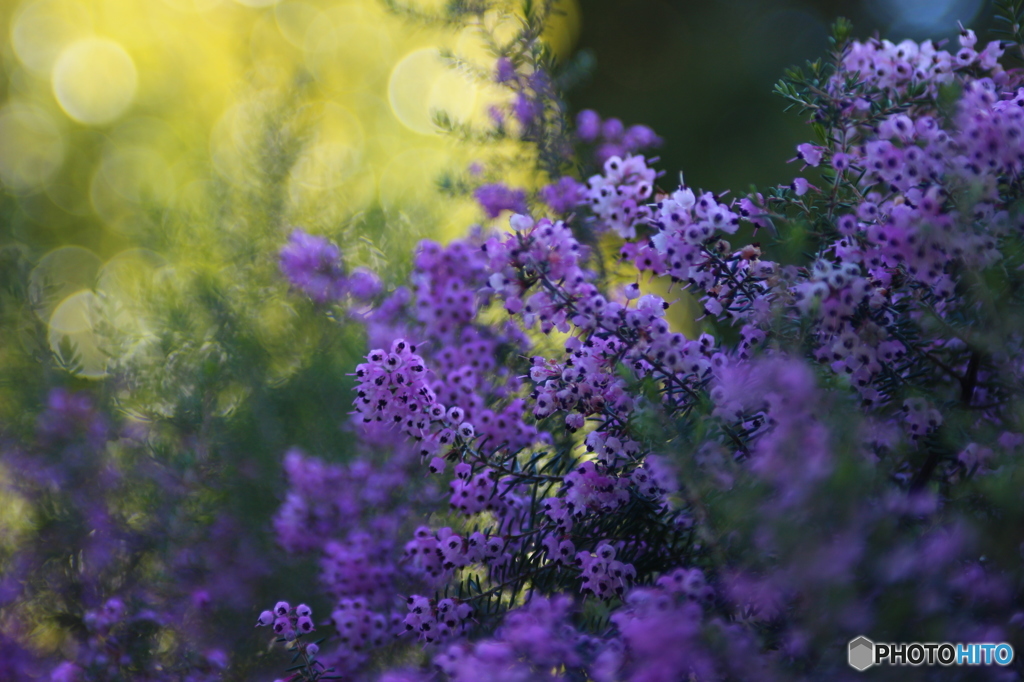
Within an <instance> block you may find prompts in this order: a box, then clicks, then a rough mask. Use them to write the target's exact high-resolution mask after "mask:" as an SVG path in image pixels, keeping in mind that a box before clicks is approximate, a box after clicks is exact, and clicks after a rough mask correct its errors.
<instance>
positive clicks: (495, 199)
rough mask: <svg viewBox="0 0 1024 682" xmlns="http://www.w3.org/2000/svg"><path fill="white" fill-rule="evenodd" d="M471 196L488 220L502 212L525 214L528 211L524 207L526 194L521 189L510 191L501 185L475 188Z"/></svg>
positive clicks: (495, 184)
mask: <svg viewBox="0 0 1024 682" xmlns="http://www.w3.org/2000/svg"><path fill="white" fill-rule="evenodd" d="M473 196H474V197H476V200H477V201H478V202H479V203H480V206H481V207H482V208H483V209H484V211H485V212H486V213H487V217H488V218H497V217H498V216H499V215H501V212H502V211H512V212H513V213H526V212H527V211H528V210H529V209H528V208H527V206H526V192H524V191H523V190H521V189H511V188H509V187H507V186H506V185H503V184H501V183H494V184H491V185H482V186H480V187H477V189H476V191H475V192H473Z"/></svg>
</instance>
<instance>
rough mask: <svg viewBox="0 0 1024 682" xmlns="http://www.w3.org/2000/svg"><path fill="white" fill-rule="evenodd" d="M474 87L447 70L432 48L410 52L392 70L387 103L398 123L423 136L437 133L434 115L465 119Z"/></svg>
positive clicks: (470, 111) (471, 108)
mask: <svg viewBox="0 0 1024 682" xmlns="http://www.w3.org/2000/svg"><path fill="white" fill-rule="evenodd" d="M476 97H477V88H476V87H474V85H473V83H471V82H470V81H469V80H468V79H467V77H466V76H464V75H462V74H460V73H458V72H457V71H455V70H454V69H451V68H448V67H447V66H446V65H445V64H444V62H443V61H442V60H441V53H440V52H439V51H438V49H437V48H435V47H425V48H421V49H419V50H413V51H412V52H410V53H409V54H407V55H405V57H403V58H402V59H401V61H399V62H398V63H397V64H395V67H394V68H393V69H392V70H391V78H390V79H389V80H388V102H389V103H390V104H391V110H392V111H393V112H394V114H395V116H396V117H397V118H398V120H399V121H401V122H402V124H403V125H405V126H406V127H407V128H409V129H410V130H414V131H416V132H418V133H423V134H424V135H431V134H436V133H437V126H436V125H434V118H433V116H434V112H436V111H444V112H446V113H448V114H449V115H450V116H452V117H454V118H455V119H457V120H465V119H467V118H468V117H469V116H470V115H471V114H472V113H473V109H474V105H475V103H476Z"/></svg>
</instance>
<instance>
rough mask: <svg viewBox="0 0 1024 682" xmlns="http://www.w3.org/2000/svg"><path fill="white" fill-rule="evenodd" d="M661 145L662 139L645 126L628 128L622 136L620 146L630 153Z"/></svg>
mask: <svg viewBox="0 0 1024 682" xmlns="http://www.w3.org/2000/svg"><path fill="white" fill-rule="evenodd" d="M661 143H662V139H661V138H660V137H658V135H657V134H655V132H654V131H653V130H652V129H651V128H648V127H647V126H645V125H635V126H630V127H629V129H628V130H626V133H625V134H624V135H623V136H622V144H624V145H625V146H626V149H628V150H629V151H631V152H635V151H639V150H641V149H647V148H650V147H660V146H661Z"/></svg>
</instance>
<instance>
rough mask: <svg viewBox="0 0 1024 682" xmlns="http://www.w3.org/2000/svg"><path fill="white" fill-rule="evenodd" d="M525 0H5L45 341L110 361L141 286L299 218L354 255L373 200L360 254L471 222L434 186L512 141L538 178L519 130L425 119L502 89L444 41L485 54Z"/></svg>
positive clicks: (26, 230)
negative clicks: (466, 4) (485, 140)
mask: <svg viewBox="0 0 1024 682" xmlns="http://www.w3.org/2000/svg"><path fill="white" fill-rule="evenodd" d="M445 4H446V3H444V2H440V1H434V0H412V1H411V2H405V3H403V6H404V7H406V8H408V9H411V10H413V12H412V13H411V14H415V13H418V12H422V13H424V14H425V15H430V14H431V13H434V14H437V13H439V12H441V13H443V12H444V8H445ZM520 11H521V8H520V5H519V3H508V4H507V5H502V3H500V2H499V3H495V8H494V9H493V10H491V11H489V12H488V13H487V14H485V15H483V16H481V17H478V18H477V19H476V20H473V21H471V22H469V24H468V25H467V24H462V25H455V24H451V23H447V22H439V21H422V20H417V19H416V18H413V17H410V16H409V15H410V13H409V12H406V13H404V14H403V13H396V12H392V11H389V10H388V9H387V8H386V7H385V5H384V3H382V2H379V1H378V0H347V1H345V0H341V1H338V0H279V1H275V0H147V1H145V2H137V1H134V0H23V1H22V2H17V3H5V4H4V5H3V6H2V7H0V22H2V29H3V32H4V33H3V34H4V35H5V36H6V45H5V48H6V49H5V50H4V52H3V67H4V73H5V76H6V80H5V86H6V87H5V90H4V92H3V101H2V103H0V184H2V187H3V190H4V191H5V192H6V193H8V196H9V197H13V202H14V204H15V205H16V219H15V220H13V221H12V222H11V228H10V234H9V235H8V238H13V239H14V240H16V241H19V242H21V243H27V244H30V245H31V246H32V248H33V249H34V250H35V251H37V252H38V253H39V258H38V265H37V267H36V271H35V272H33V277H32V279H33V288H34V294H33V295H34V297H35V298H34V307H35V309H34V312H35V313H36V315H38V316H39V317H40V318H41V319H42V320H43V321H44V322H46V323H47V324H49V325H50V342H51V346H52V348H53V350H54V351H55V352H57V351H58V350H59V345H60V343H61V340H62V339H63V338H64V337H67V339H65V341H72V342H73V343H74V345H75V346H76V347H77V348H78V350H79V354H80V355H81V357H79V358H78V360H79V361H80V362H81V363H82V364H83V366H82V367H80V368H79V373H80V374H81V375H82V376H86V377H101V376H103V375H104V373H105V371H104V367H105V364H106V362H107V358H106V357H105V355H104V348H103V342H102V340H100V339H98V338H97V337H96V335H97V334H98V333H99V332H100V331H101V330H106V331H105V332H104V333H109V332H110V329H111V328H113V329H125V328H131V329H133V330H134V333H136V335H137V338H135V342H138V340H139V338H144V337H145V318H146V315H145V310H144V308H145V306H144V305H143V304H142V303H140V300H141V298H142V297H144V295H143V294H141V293H140V292H144V291H146V290H147V288H152V287H153V286H154V282H159V283H161V286H162V285H166V284H167V283H168V281H170V280H173V279H174V278H176V277H182V276H185V274H186V273H192V274H194V273H196V272H206V273H221V274H222V275H223V276H224V277H225V278H227V279H229V280H230V279H231V278H237V277H239V274H238V271H237V269H238V268H239V267H240V263H241V262H243V261H244V260H245V259H246V258H250V257H251V258H252V259H254V260H258V258H259V252H263V259H264V261H268V260H272V258H273V253H274V249H275V245H279V244H280V243H281V242H283V241H284V239H285V237H286V235H287V233H288V232H289V231H290V229H291V228H292V227H293V226H301V227H303V228H305V229H307V230H308V231H310V232H314V233H318V234H324V235H327V236H329V237H331V238H333V239H335V240H336V241H338V242H339V243H340V244H341V246H342V248H343V250H345V251H346V254H347V255H348V254H350V253H351V254H352V255H353V258H354V259H355V260H356V261H357V262H358V261H359V255H358V249H356V250H349V249H346V246H347V244H346V243H345V240H346V239H347V238H351V237H352V236H353V235H352V234H351V233H350V232H346V230H347V229H349V228H348V227H346V226H351V225H353V224H355V223H356V222H358V220H359V216H363V215H366V214H367V213H368V212H373V211H376V212H377V214H378V215H379V216H382V219H381V220H378V221H377V222H376V223H374V225H375V228H374V229H375V230H376V231H377V233H376V234H360V237H361V238H362V240H363V241H364V242H369V243H371V244H373V249H369V248H364V249H363V251H364V252H365V253H377V254H380V253H384V254H387V253H388V247H389V246H390V247H391V248H392V249H394V250H397V249H398V248H402V249H404V250H405V251H408V250H409V247H411V245H412V244H411V243H410V239H412V238H419V237H434V238H441V239H448V238H452V237H454V236H457V235H459V234H462V233H464V232H465V231H466V229H467V228H468V227H469V226H470V225H472V224H474V223H479V222H482V221H483V220H484V215H483V214H482V212H481V211H480V209H479V207H478V206H476V205H475V203H474V202H473V201H472V200H471V198H469V197H452V196H443V195H442V194H441V193H439V192H438V191H437V184H436V183H437V180H438V178H439V176H440V175H441V174H443V173H446V174H449V175H455V176H458V175H459V174H462V175H465V174H466V172H467V169H468V168H469V167H470V165H471V164H473V163H479V162H485V163H486V162H487V161H488V160H489V159H491V160H493V159H494V158H495V157H501V158H505V159H506V160H507V159H512V158H514V159H516V164H517V165H516V167H517V168H519V169H520V170H519V172H518V173H516V174H514V175H512V176H511V177H510V181H511V182H513V183H514V184H517V185H519V186H525V187H527V188H528V189H534V188H536V187H537V186H538V185H539V184H541V183H542V182H544V181H545V178H543V177H540V176H539V175H538V174H537V173H536V172H535V171H534V170H533V166H532V164H531V163H530V162H529V159H530V158H531V156H530V154H531V150H530V149H529V148H528V147H527V146H526V145H524V144H521V143H518V142H516V141H515V139H512V140H508V141H505V142H502V143H500V144H489V145H487V146H486V147H483V146H474V145H472V144H467V143H464V142H458V141H456V140H454V139H452V137H451V136H446V135H444V134H440V133H439V132H438V130H437V129H436V127H435V125H434V123H433V117H434V113H435V112H437V111H445V112H447V113H448V114H449V115H450V116H451V117H453V118H455V119H458V120H460V121H465V122H469V123H470V124H471V125H473V126H477V127H485V126H488V125H489V120H490V119H489V116H488V111H489V109H490V108H491V107H493V106H495V105H497V106H502V105H505V104H507V103H508V102H509V101H510V97H511V93H510V92H509V91H508V90H507V89H503V88H501V87H499V86H497V85H495V84H493V83H491V82H488V80H487V79H486V78H479V77H477V78H473V77H470V76H468V75H467V74H466V73H464V72H461V71H458V70H455V69H453V68H451V67H450V66H449V65H446V64H444V63H443V62H442V59H441V53H442V52H449V53H453V54H456V55H458V56H459V57H464V58H466V59H468V60H469V61H470V62H472V63H473V64H474V65H476V66H477V67H479V68H480V69H481V73H484V74H487V73H492V72H493V67H494V59H495V58H494V55H493V54H491V53H490V52H489V51H488V49H487V46H486V41H484V40H483V39H482V33H481V32H482V31H487V32H488V33H489V34H490V35H492V36H495V37H496V38H498V40H499V41H500V40H507V39H508V38H509V37H511V36H513V35H515V32H516V30H517V28H518V27H520V26H521V16H520V15H519V14H518V12H520ZM579 22H580V18H579V8H578V6H577V4H576V0H560V2H559V3H557V11H556V12H555V13H554V14H553V15H552V16H551V18H550V21H549V25H548V29H547V31H546V32H545V35H544V39H545V41H546V42H547V43H548V45H549V47H550V48H551V49H552V51H553V52H554V53H555V54H556V55H558V56H561V57H565V56H567V55H568V54H569V53H570V52H571V50H572V47H573V43H574V41H575V39H576V37H577V34H578V32H579V26H580V24H579ZM524 159H525V162H524ZM232 206H234V207H238V206H241V207H244V208H245V209H247V210H248V211H249V212H248V213H246V210H232V209H231V208H230V207H232ZM225 207H228V208H225ZM246 244H248V246H246ZM381 250H383V251H381ZM364 260H365V259H364ZM358 264H362V263H358ZM365 264H368V265H373V264H374V263H365ZM111 273H115V274H111ZM154 278H157V279H154ZM126 282H127V284H126ZM250 284H251V283H250ZM171 286H173V284H172V285H171ZM257 300H260V299H257ZM125 311H130V312H125ZM128 319H130V320H131V324H127V323H125V322H124V321H125V320H128Z"/></svg>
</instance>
